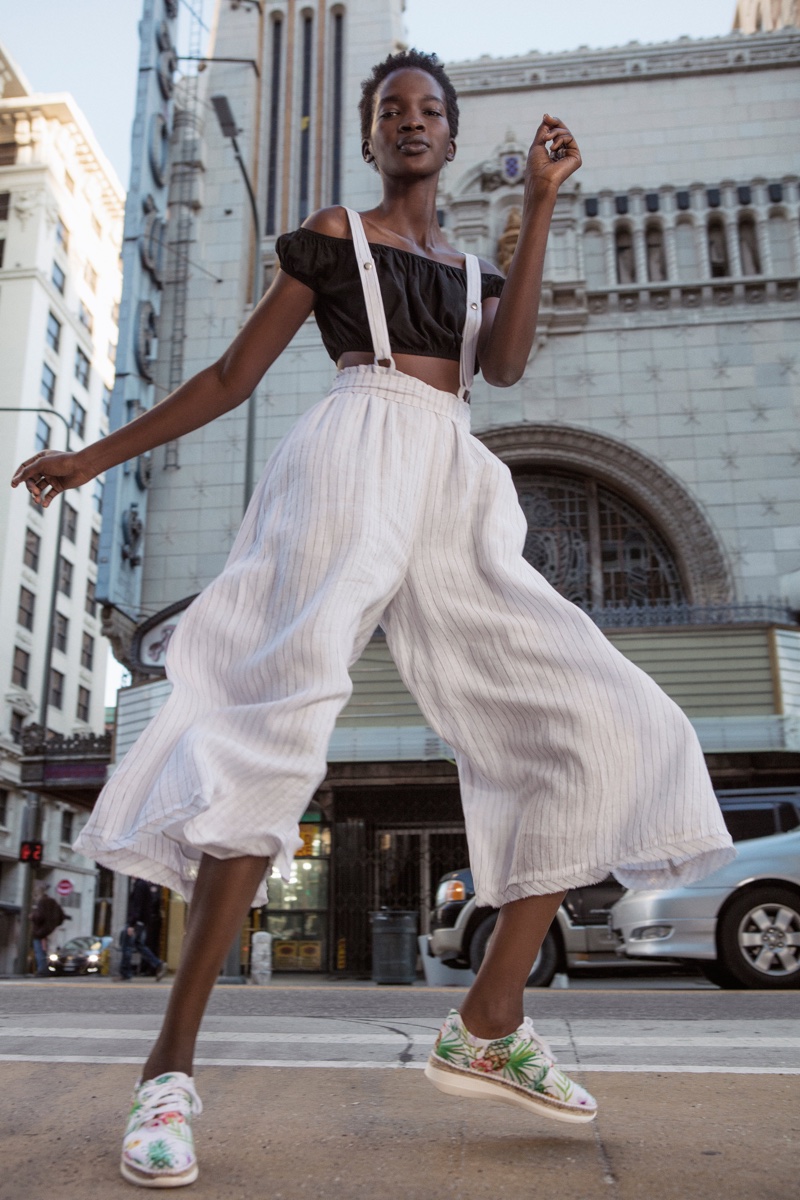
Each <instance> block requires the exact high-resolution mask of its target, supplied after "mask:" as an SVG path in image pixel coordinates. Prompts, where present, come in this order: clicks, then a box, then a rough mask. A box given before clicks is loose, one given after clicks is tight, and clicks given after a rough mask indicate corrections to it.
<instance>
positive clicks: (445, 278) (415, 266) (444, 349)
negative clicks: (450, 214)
mask: <svg viewBox="0 0 800 1200" xmlns="http://www.w3.org/2000/svg"><path fill="white" fill-rule="evenodd" d="M369 245H370V250H371V251H372V255H373V257H374V259H375V265H376V268H377V275H378V282H379V283H380V288H381V296H382V297H383V306H384V309H385V310H386V323H387V325H388V326H389V340H390V342H391V346H392V352H393V353H395V354H419V355H421V356H423V357H425V358H448V359H452V360H453V361H454V362H458V361H459V358H460V356H461V330H462V328H463V325H464V318H465V315H466V308H467V274H466V271H465V270H464V269H463V267H451V266H449V265H448V264H447V263H440V262H435V261H434V260H433V259H430V258H423V257H422V255H421V254H415V253H413V251H410V250H401V249H400V248H399V247H397V246H386V245H383V244H382V243H380V242H370V244H369ZM275 249H276V251H277V254H278V259H279V261H280V265H281V270H283V271H285V272H286V274H287V275H291V276H292V277H293V278H294V279H299V280H300V282H301V283H304V284H305V285H306V287H310V288H312V290H313V291H314V292H315V293H316V300H315V303H314V316H315V317H316V321H317V325H318V326H319V331H320V333H321V335H322V340H323V342H324V344H325V349H326V350H327V351H328V354H330V356H331V358H332V359H333V361H334V362H336V361H337V360H338V359H339V357H340V356H341V355H342V354H344V353H345V351H347V350H356V351H363V352H365V353H367V354H371V353H372V342H371V339H370V334H369V322H368V320H367V307H366V304H365V303H364V294H363V291H362V287H361V279H360V276H359V273H358V263H357V262H356V254H355V249H354V247H353V243H352V241H351V240H350V238H341V237H331V236H330V235H329V234H327V233H317V232H316V230H313V229H302V228H301V229H296V230H295V231H294V232H293V233H283V234H281V236H280V237H279V238H278V240H277V241H276V243H275ZM504 282H505V280H504V279H503V276H502V275H496V274H493V273H487V274H482V275H481V298H482V299H483V300H486V299H487V298H488V297H490V296H499V295H500V293H501V291H502V290H503V284H504Z"/></svg>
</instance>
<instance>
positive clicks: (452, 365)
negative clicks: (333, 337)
mask: <svg viewBox="0 0 800 1200" xmlns="http://www.w3.org/2000/svg"><path fill="white" fill-rule="evenodd" d="M374 361H375V359H374V356H373V355H372V354H366V353H363V352H362V351H360V350H347V351H345V353H344V354H342V355H340V357H339V360H338V362H337V363H336V366H337V367H338V368H339V370H340V371H343V370H344V368H345V367H363V366H369V364H370V363H372V362H374ZM394 362H395V366H396V367H397V370H398V371H402V373H403V374H404V375H412V376H413V377H414V378H415V379H421V380H422V382H423V383H427V384H428V386H429V387H432V388H437V389H438V390H439V391H441V392H452V393H453V395H455V396H457V395H458V387H459V371H458V363H457V362H453V361H452V360H451V359H449V358H423V357H422V356H421V355H419V354H395V356H394Z"/></svg>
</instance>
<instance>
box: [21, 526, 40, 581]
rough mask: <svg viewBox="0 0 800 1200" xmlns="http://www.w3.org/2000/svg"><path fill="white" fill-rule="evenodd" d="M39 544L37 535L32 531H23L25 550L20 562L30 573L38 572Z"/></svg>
mask: <svg viewBox="0 0 800 1200" xmlns="http://www.w3.org/2000/svg"><path fill="white" fill-rule="evenodd" d="M41 544H42V539H41V538H40V537H39V535H38V533H34V532H33V530H32V529H26V530H25V550H24V552H23V555H22V561H23V562H24V564H25V566H26V567H30V569H31V570H32V571H38V570H39V547H40V546H41Z"/></svg>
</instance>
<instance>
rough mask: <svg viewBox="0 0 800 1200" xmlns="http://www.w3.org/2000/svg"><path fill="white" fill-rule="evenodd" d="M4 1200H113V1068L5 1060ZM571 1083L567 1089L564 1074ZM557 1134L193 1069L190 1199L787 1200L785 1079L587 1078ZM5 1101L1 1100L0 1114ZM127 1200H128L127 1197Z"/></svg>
mask: <svg viewBox="0 0 800 1200" xmlns="http://www.w3.org/2000/svg"><path fill="white" fill-rule="evenodd" d="M2 1069H3V1079H4V1086H3V1094H4V1097H5V1098H6V1104H8V1100H9V1099H10V1098H11V1097H12V1096H13V1097H14V1102H13V1108H12V1109H11V1111H10V1112H7V1113H6V1114H5V1115H4V1118H3V1124H4V1127H5V1138H4V1153H3V1164H4V1169H3V1173H2V1177H0V1198H2V1200H56V1197H57V1198H58V1200H117V1197H119V1198H120V1200H122V1198H124V1197H128V1200H132V1197H133V1196H134V1195H136V1194H137V1193H135V1192H134V1191H133V1189H132V1188H131V1187H130V1186H128V1185H126V1184H125V1183H123V1182H122V1180H121V1179H120V1178H119V1176H118V1174H117V1160H116V1156H117V1152H118V1145H119V1140H120V1137H121V1130H122V1124H123V1121H124V1116H125V1113H124V1108H125V1097H126V1096H127V1095H128V1093H129V1090H130V1087H131V1084H132V1082H133V1080H132V1076H131V1068H130V1067H128V1066H118V1065H108V1066H86V1065H84V1064H81V1063H75V1064H72V1063H69V1064H63V1063H62V1064H58V1065H53V1064H40V1063H4V1064H3V1068H2ZM575 1074H576V1076H577V1077H578V1078H580V1076H579V1075H578V1073H577V1072H575ZM583 1082H585V1083H586V1084H587V1085H588V1086H589V1088H590V1089H591V1090H592V1091H594V1092H595V1094H596V1095H597V1096H598V1099H599V1101H600V1105H601V1109H600V1112H601V1115H600V1117H599V1119H598V1121H597V1122H595V1123H594V1124H592V1125H589V1126H585V1127H581V1126H577V1127H576V1126H571V1125H564V1124H561V1123H559V1122H557V1121H545V1120H542V1119H535V1118H531V1117H529V1116H527V1115H526V1114H524V1113H522V1112H518V1111H517V1110H515V1109H513V1108H508V1107H506V1106H501V1105H494V1104H486V1103H479V1102H459V1101H457V1100H453V1099H451V1098H450V1097H447V1096H442V1095H441V1094H440V1093H438V1092H436V1091H435V1090H434V1089H433V1088H432V1087H431V1086H430V1085H429V1084H428V1083H427V1081H426V1080H425V1079H424V1077H423V1075H422V1072H421V1071H419V1070H402V1069H399V1070H396V1071H389V1070H380V1071H371V1070H346V1071H343V1070H335V1069H302V1068H301V1069H298V1068H293V1069H283V1068H277V1069H270V1070H262V1069H259V1068H230V1067H226V1068H219V1067H204V1068H202V1071H201V1072H200V1073H199V1086H200V1090H201V1094H202V1096H203V1099H204V1103H205V1105H206V1111H205V1113H204V1114H203V1116H202V1117H200V1118H199V1119H198V1121H197V1125H196V1129H197V1140H198V1147H199V1153H200V1166H201V1175H200V1179H199V1181H198V1182H197V1183H196V1184H195V1185H194V1186H192V1187H191V1188H187V1189H182V1190H181V1191H180V1192H179V1193H175V1194H176V1195H177V1194H180V1195H185V1196H186V1197H187V1200H189V1198H190V1197H191V1198H196V1200H253V1198H254V1197H258V1198H259V1200H261V1198H263V1200H305V1198H306V1197H315V1198H316V1197H322V1198H325V1200H327V1198H331V1200H384V1198H385V1200H444V1198H445V1197H459V1198H460V1200H499V1198H501V1197H502V1200H523V1198H524V1200H531V1198H532V1197H536V1198H544V1197H547V1196H551V1197H555V1198H556V1200H596V1198H597V1197H607V1198H608V1200H717V1198H718V1197H721V1196H724V1197H725V1200H789V1198H790V1197H793V1196H796V1195H797V1194H798V1190H799V1189H798V1180H799V1179H800V1169H799V1168H798V1167H797V1165H796V1147H797V1145H798V1144H800V1104H798V1080H797V1077H796V1076H795V1077H792V1076H786V1077H784V1076H769V1077H761V1076H759V1075H746V1076H743V1075H737V1076H732V1075H725V1074H716V1075H713V1074H712V1075H709V1074H705V1075H692V1074H683V1075H658V1074H653V1073H643V1074H640V1075H637V1074H626V1075H619V1074H612V1073H608V1074H602V1073H594V1074H586V1075H585V1076H584V1077H583ZM9 1107H10V1106H9ZM138 1194H140V1195H141V1194H143V1193H142V1192H140V1193H138Z"/></svg>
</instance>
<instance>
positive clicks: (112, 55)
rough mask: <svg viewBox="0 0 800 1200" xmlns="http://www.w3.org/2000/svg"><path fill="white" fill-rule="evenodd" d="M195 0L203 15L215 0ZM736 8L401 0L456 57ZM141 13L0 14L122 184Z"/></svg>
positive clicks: (625, 1) (656, 32)
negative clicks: (65, 96)
mask: <svg viewBox="0 0 800 1200" xmlns="http://www.w3.org/2000/svg"><path fill="white" fill-rule="evenodd" d="M192 2H193V3H194V4H195V6H196V7H197V8H199V9H202V11H203V14H204V16H205V19H206V21H207V22H210V18H211V14H212V11H213V0H192ZM185 4H186V0H181V7H182V9H183V10H184V11H183V16H184V17H185ZM735 10H736V0H668V2H667V3H656V0H604V2H603V0H558V3H556V4H553V3H552V0H547V3H545V2H544V0H437V2H436V3H432V0H406V12H405V23H406V35H407V38H408V41H409V43H410V44H411V45H415V46H417V47H419V48H420V49H423V50H435V51H436V53H437V54H438V55H439V56H440V58H443V59H445V61H447V60H451V61H453V60H459V59H464V58H478V57H479V56H480V55H482V54H489V55H492V56H495V57H497V56H504V55H515V54H525V53H527V52H528V51H529V50H532V49H535V50H539V51H541V52H543V53H552V52H554V51H559V50H575V49H577V48H578V47H579V46H591V47H601V46H619V45H624V44H626V43H627V42H631V41H638V42H642V43H645V42H660V41H674V40H675V39H676V38H679V37H682V36H689V37H695V38H699V37H717V36H720V35H722V34H726V33H729V32H730V29H731V26H732V25H733V16H734V12H735ZM140 11H141V0H69V3H65V2H64V0H29V3H27V4H11V3H8V4H6V5H4V13H3V16H2V18H0V41H1V42H2V43H3V45H4V46H5V48H6V50H7V51H8V52H9V53H10V54H11V56H12V57H13V58H14V59H15V61H16V62H17V65H18V66H19V67H21V69H22V71H23V73H24V74H25V75H26V76H27V78H28V81H29V83H30V84H31V86H32V88H33V90H34V91H40V92H71V93H72V95H73V96H74V97H75V99H76V101H77V103H78V105H79V106H80V108H81V109H82V110H83V112H84V114H85V116H86V117H87V118H88V120H89V123H90V125H91V126H92V128H93V130H94V133H95V136H96V137H97V140H98V142H99V143H100V146H101V148H102V149H103V151H104V153H105V154H106V156H107V158H108V159H110V161H111V163H112V165H113V166H114V168H115V169H116V171H117V174H118V175H119V177H120V180H121V181H122V183H123V186H125V185H127V182H128V169H129V162H130V150H129V145H130V129H131V122H132V120H133V104H134V95H135V87H136V65H137V61H138V39H137V32H136V26H137V22H138V18H139V13H140ZM184 24H185V21H184Z"/></svg>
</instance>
